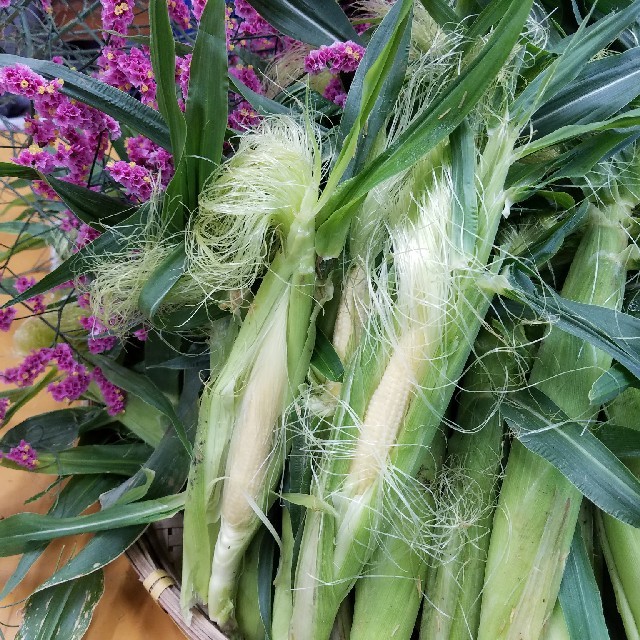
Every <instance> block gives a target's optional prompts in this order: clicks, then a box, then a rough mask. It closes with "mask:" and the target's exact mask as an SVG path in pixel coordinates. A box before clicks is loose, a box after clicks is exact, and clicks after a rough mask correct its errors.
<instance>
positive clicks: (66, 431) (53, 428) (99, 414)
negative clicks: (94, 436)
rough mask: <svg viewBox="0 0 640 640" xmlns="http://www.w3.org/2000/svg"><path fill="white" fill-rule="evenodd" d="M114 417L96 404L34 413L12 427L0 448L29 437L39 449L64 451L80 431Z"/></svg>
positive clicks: (0, 449) (4, 436) (16, 443)
mask: <svg viewBox="0 0 640 640" xmlns="http://www.w3.org/2000/svg"><path fill="white" fill-rule="evenodd" d="M112 421H113V418H111V417H110V416H107V414H106V412H105V411H104V410H103V409H101V408H96V407H72V408H70V409H58V410H57V411H49V412H47V413H41V414H39V415H35V416H31V417H30V418H27V419H26V420H23V421H22V422H21V423H20V424H17V425H16V426H15V427H13V428H11V429H9V431H7V432H6V433H5V434H4V435H3V436H2V438H0V451H2V452H3V453H8V452H9V449H10V448H11V447H16V446H18V444H19V443H20V440H26V441H27V442H29V443H30V444H31V446H33V448H34V449H36V450H37V451H43V452H45V451H46V452H52V451H63V450H64V449H67V448H68V447H70V446H71V445H72V444H73V442H74V441H75V440H76V439H77V438H78V436H79V435H80V434H81V433H84V432H86V431H88V430H89V429H91V428H95V427H97V426H101V425H103V424H106V423H108V422H112Z"/></svg>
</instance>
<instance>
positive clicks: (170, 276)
mask: <svg viewBox="0 0 640 640" xmlns="http://www.w3.org/2000/svg"><path fill="white" fill-rule="evenodd" d="M185 260H186V255H185V250H184V244H182V243H181V244H178V245H176V247H175V248H174V250H173V251H172V252H171V253H170V254H169V255H168V256H167V257H166V258H165V259H164V260H163V261H162V263H161V264H160V266H158V267H157V268H156V269H155V271H154V272H153V273H152V274H151V275H150V276H149V279H148V280H147V282H146V283H145V285H144V286H143V287H142V291H140V295H139V297H138V307H139V308H140V311H142V313H144V314H145V316H146V317H147V318H148V319H149V320H152V319H153V318H154V316H155V315H156V313H157V311H158V309H159V308H160V306H161V305H162V301H163V300H164V299H165V297H166V296H167V294H168V293H169V291H171V289H172V288H173V286H174V285H175V284H176V282H178V280H179V279H180V278H181V276H182V274H183V273H184V270H185Z"/></svg>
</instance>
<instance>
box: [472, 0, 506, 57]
mask: <svg viewBox="0 0 640 640" xmlns="http://www.w3.org/2000/svg"><path fill="white" fill-rule="evenodd" d="M482 4H483V5H484V9H483V10H482V11H481V12H480V14H479V15H478V16H477V17H476V19H475V20H474V21H473V23H472V24H471V27H470V28H469V31H468V32H467V33H466V34H465V36H466V38H467V39H468V41H469V45H468V46H471V45H472V43H473V42H474V41H475V40H476V39H477V38H482V37H483V36H485V35H486V34H487V33H489V31H491V29H492V28H493V26H494V25H496V24H498V22H500V19H501V18H502V16H503V15H504V12H505V11H506V10H507V9H508V8H509V0H493V1H492V2H486V3H482Z"/></svg>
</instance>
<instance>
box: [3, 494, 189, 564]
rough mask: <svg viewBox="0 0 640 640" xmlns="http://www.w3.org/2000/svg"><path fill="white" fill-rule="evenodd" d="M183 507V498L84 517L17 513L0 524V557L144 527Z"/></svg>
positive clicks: (130, 506) (139, 504) (123, 506)
mask: <svg viewBox="0 0 640 640" xmlns="http://www.w3.org/2000/svg"><path fill="white" fill-rule="evenodd" d="M183 506H184V494H182V493H180V494H177V495H172V496H167V497H166V498H159V499H156V500H146V501H144V502H136V503H134V504H123V505H115V506H112V507H108V508H107V509H103V510H102V511H98V513H92V514H90V515H87V516H76V517H73V518H57V517H55V516H51V515H40V514H37V513H19V514H17V515H15V516H9V517H8V518H5V519H4V520H2V521H0V556H2V557H5V556H13V555H17V554H19V553H25V552H26V551H29V550H31V549H33V548H34V547H35V546H37V543H40V542H45V541H49V540H54V539H56V538H62V537H64V536H71V535H76V534H79V533H91V532H93V531H104V530H109V529H118V528H121V527H128V526H130V525H137V524H148V523H150V522H156V521H157V520H163V519H164V518H170V517H171V516H174V515H175V514H176V513H177V512H178V511H180V509H182V507H183Z"/></svg>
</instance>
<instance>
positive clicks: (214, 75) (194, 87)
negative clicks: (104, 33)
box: [185, 0, 228, 208]
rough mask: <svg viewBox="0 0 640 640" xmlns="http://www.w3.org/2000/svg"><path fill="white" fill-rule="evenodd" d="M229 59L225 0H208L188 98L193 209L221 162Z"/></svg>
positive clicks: (189, 161)
mask: <svg viewBox="0 0 640 640" xmlns="http://www.w3.org/2000/svg"><path fill="white" fill-rule="evenodd" d="M227 73H228V59H227V44H226V34H225V3H224V0H211V1H210V2H209V1H208V2H207V4H206V6H205V8H204V12H203V14H202V18H201V19H200V25H199V27H198V36H197V38H196V44H195V47H194V49H193V58H192V60H191V76H190V79H189V95H188V97H187V107H186V121H187V141H186V146H185V155H186V160H187V175H188V180H189V189H190V194H191V195H190V207H192V208H195V206H197V204H198V195H199V193H200V192H201V191H202V189H203V187H204V185H205V183H206V181H207V179H208V178H209V176H210V175H211V173H212V172H213V170H214V169H215V168H216V167H217V166H218V164H219V163H220V158H222V145H223V143H224V137H225V133H226V131H227V110H228V97H227V90H228V81H227Z"/></svg>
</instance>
